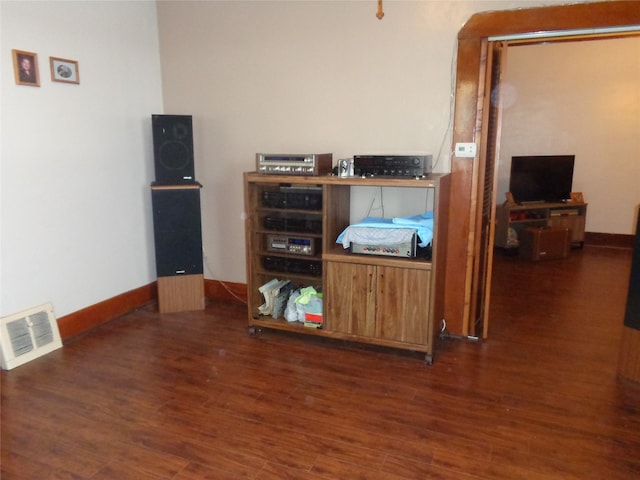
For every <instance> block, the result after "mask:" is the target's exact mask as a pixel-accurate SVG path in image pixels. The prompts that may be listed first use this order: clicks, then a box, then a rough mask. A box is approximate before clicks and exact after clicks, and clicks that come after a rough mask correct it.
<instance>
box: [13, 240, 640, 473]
mask: <svg viewBox="0 0 640 480" xmlns="http://www.w3.org/2000/svg"><path fill="white" fill-rule="evenodd" d="M630 261H631V252H630V251H629V250H616V249H604V248H591V247H585V248H584V249H583V250H574V251H573V252H572V255H571V257H570V258H569V259H567V260H560V261H547V262H546V263H525V262H521V261H519V260H518V259H517V258H513V257H503V256H498V257H497V259H496V264H495V279H494V286H493V303H492V320H491V330H490V339H489V340H488V341H486V342H479V343H474V342H470V341H467V340H459V339H453V338H449V339H446V340H442V341H440V342H439V344H438V348H437V350H436V356H435V361H434V364H433V366H430V367H429V366H426V365H424V364H423V362H422V355H419V354H412V353H407V352H398V351H394V350H380V349H376V348H372V347H368V348H361V347H357V346H353V345H349V344H346V343H342V342H331V341H326V340H325V341H323V340H319V339H314V338H312V337H308V336H304V337H297V336H293V335H290V334H284V333H276V332H264V333H263V334H262V335H261V336H259V337H255V338H254V337H250V336H249V335H248V334H247V331H246V326H245V318H246V315H245V310H244V308H243V307H242V306H238V305H233V304H221V303H212V304H210V305H208V307H207V309H206V310H205V311H204V312H198V313H187V314H167V315H159V314H157V313H156V312H155V308H154V307H153V306H151V307H148V308H145V309H141V310H139V311H137V312H135V313H132V314H129V315H126V316H124V317H122V318H120V319H117V320H115V321H112V322H110V323H108V324H106V325H103V326H102V327H100V328H97V329H95V330H93V331H91V332H89V333H88V334H85V335H83V336H81V337H78V338H76V339H74V340H73V341H70V342H67V343H66V344H65V346H64V348H63V349H61V350H58V351H56V352H53V353H51V354H49V355H47V356H45V357H42V358H40V359H37V360H35V361H32V362H30V363H28V364H25V365H23V366H21V367H17V368H16V369H14V370H11V371H9V372H2V437H1V440H2V471H1V473H2V479H3V480H11V479H18V480H22V479H29V480H34V479H37V480H41V479H53V478H55V479H92V480H97V479H109V480H114V479H115V480H123V479H136V480H144V479H156V480H157V479H176V480H178V479H179V480H185V479H205V478H209V479H245V478H247V479H306V480H320V479H341V480H350V479H372V480H377V479H384V480H407V479H447V480H449V479H451V480H454V479H455V480H472V479H475V480H480V479H491V480H498V479H499V480H505V479H506V480H519V479H548V480H550V479H553V480H557V479H569V480H573V479H576V480H578V479H579V480H585V479H594V480H595V479H597V480H601V479H607V480H614V479H621V480H622V479H625V480H627V479H630V478H639V477H640V385H638V384H634V383H632V382H628V381H623V380H620V379H618V378H617V370H616V362H617V352H618V344H619V340H620V334H621V330H622V319H623V315H624V302H625V295H626V292H625V289H626V282H627V280H628V277H629V268H630Z"/></svg>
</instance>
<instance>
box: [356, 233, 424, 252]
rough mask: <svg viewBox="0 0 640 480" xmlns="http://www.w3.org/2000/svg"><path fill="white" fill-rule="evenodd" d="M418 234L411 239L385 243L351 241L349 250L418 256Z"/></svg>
mask: <svg viewBox="0 0 640 480" xmlns="http://www.w3.org/2000/svg"><path fill="white" fill-rule="evenodd" d="M416 247H417V235H416V234H414V235H413V236H412V237H411V240H410V241H407V242H399V243H391V244H385V245H367V244H365V243H356V242H351V244H350V245H349V251H350V252H351V253H360V254H364V255H382V256H386V257H405V258H413V257H415V256H416Z"/></svg>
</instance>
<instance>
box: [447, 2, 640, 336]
mask: <svg viewBox="0 0 640 480" xmlns="http://www.w3.org/2000/svg"><path fill="white" fill-rule="evenodd" d="M634 3H635V2H624V1H611V2H594V3H585V4H576V5H564V6H553V7H540V8H531V9H523V10H508V11H495V12H486V13H479V14H476V15H474V16H472V17H471V19H470V20H469V21H468V22H467V23H466V24H465V26H464V27H463V28H462V30H461V31H460V32H459V34H458V60H457V72H456V99H455V112H454V125H453V139H452V142H453V144H454V145H455V144H456V143H459V142H465V143H466V142H473V143H476V144H477V145H478V149H477V151H478V154H477V156H476V158H474V159H473V161H469V159H460V158H456V157H454V158H453V159H452V162H451V171H452V196H451V198H450V209H451V210H450V219H451V220H450V225H449V230H448V234H449V235H448V238H449V242H448V255H447V280H446V287H445V318H446V319H447V326H448V328H449V330H450V331H451V332H452V333H459V334H461V335H463V336H468V335H473V336H478V335H482V336H483V337H486V336H487V335H488V311H489V300H488V299H489V294H490V280H491V267H490V266H491V262H492V248H488V247H489V245H490V244H491V243H490V242H491V241H492V234H491V228H492V225H493V216H494V212H495V198H494V196H495V188H494V187H492V181H493V168H492V165H494V163H492V162H494V159H495V150H493V151H492V148H495V143H494V142H493V140H494V139H495V138H496V136H495V135H496V133H495V132H492V131H490V125H492V124H493V125H494V126H495V125H496V122H492V121H490V116H489V113H490V112H489V109H488V108H487V105H489V103H488V99H487V96H488V95H490V92H491V84H492V82H494V81H496V78H499V65H500V62H499V61H498V55H499V53H497V52H499V50H500V49H497V48H494V47H495V46H496V42H497V41H498V40H495V38H496V37H500V36H515V35H522V34H533V33H536V32H538V33H547V34H548V35H549V36H551V35H553V36H554V38H560V37H561V36H562V35H569V34H573V33H574V32H577V31H580V32H581V35H582V36H583V38H585V39H593V38H596V37H597V36H599V35H603V34H605V32H608V33H606V34H607V35H611V31H612V30H613V29H620V28H621V31H618V32H617V33H616V34H617V35H623V34H624V33H623V31H624V27H633V26H635V27H637V26H638V25H639V24H640V9H638V8H637V4H634ZM496 68H497V71H496ZM496 131H497V130H496ZM492 143H494V145H493V147H492V145H491V144H492ZM487 187H489V188H487ZM488 197H490V200H488ZM461 232H462V233H463V234H462V235H461ZM466 232H468V234H467V235H466V236H465V235H464V233H466ZM461 293H463V294H461Z"/></svg>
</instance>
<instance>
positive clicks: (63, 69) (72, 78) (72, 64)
mask: <svg viewBox="0 0 640 480" xmlns="http://www.w3.org/2000/svg"><path fill="white" fill-rule="evenodd" d="M49 66H50V67H51V81H52V82H62V83H75V84H79V83H80V72H79V71H78V62H77V61H76V60H69V59H67V58H58V57H49Z"/></svg>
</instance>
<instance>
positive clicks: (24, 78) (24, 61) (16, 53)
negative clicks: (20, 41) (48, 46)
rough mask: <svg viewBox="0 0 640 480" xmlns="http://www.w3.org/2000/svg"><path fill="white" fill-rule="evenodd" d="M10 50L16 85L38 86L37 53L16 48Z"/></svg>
mask: <svg viewBox="0 0 640 480" xmlns="http://www.w3.org/2000/svg"><path fill="white" fill-rule="evenodd" d="M11 52H12V53H13V72H14V74H15V77H16V85H27V86H29V87H39V86H40V76H39V75H38V54H37V53H33V52H25V51H24V50H16V49H13V50H11Z"/></svg>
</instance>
